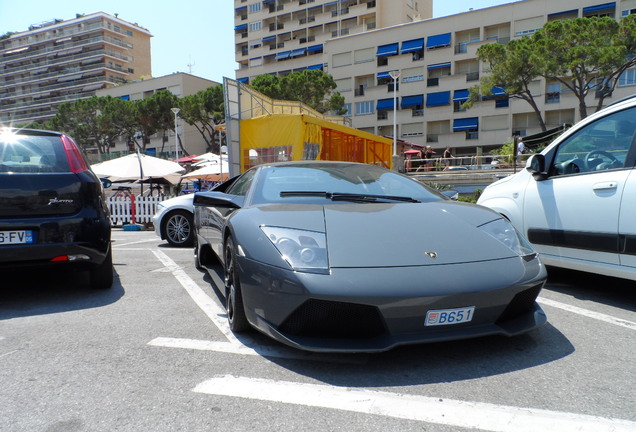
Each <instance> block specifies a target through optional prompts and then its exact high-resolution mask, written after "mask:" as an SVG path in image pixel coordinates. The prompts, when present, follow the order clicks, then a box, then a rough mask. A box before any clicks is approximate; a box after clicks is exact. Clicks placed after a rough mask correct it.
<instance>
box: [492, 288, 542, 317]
mask: <svg viewBox="0 0 636 432" xmlns="http://www.w3.org/2000/svg"><path fill="white" fill-rule="evenodd" d="M542 287H543V284H539V285H535V286H533V287H532V288H528V289H526V290H523V291H521V292H520V293H518V294H517V295H516V296H514V297H513V299H512V301H511V302H510V304H508V307H506V310H504V311H503V312H502V314H501V316H500V317H499V318H498V319H497V323H503V322H506V321H508V320H511V319H513V318H516V317H517V316H519V315H522V314H524V313H526V312H528V311H529V310H531V309H532V306H533V305H534V302H535V300H536V299H537V296H538V295H539V292H540V291H541V288H542Z"/></svg>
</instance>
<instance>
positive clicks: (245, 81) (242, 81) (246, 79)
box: [236, 77, 250, 84]
mask: <svg viewBox="0 0 636 432" xmlns="http://www.w3.org/2000/svg"><path fill="white" fill-rule="evenodd" d="M236 80H237V81H238V82H240V83H243V84H247V82H248V81H249V80H250V79H249V78H248V77H243V78H237V79H236Z"/></svg>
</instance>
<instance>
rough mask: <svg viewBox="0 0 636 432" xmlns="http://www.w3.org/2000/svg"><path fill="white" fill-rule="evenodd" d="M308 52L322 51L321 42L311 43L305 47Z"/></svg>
mask: <svg viewBox="0 0 636 432" xmlns="http://www.w3.org/2000/svg"><path fill="white" fill-rule="evenodd" d="M307 51H308V52H315V51H322V44H320V45H312V46H310V47H308V48H307Z"/></svg>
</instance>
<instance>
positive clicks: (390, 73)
mask: <svg viewBox="0 0 636 432" xmlns="http://www.w3.org/2000/svg"><path fill="white" fill-rule="evenodd" d="M389 75H391V78H393V157H395V156H397V79H398V78H399V77H400V71H396V70H395V71H391V72H389Z"/></svg>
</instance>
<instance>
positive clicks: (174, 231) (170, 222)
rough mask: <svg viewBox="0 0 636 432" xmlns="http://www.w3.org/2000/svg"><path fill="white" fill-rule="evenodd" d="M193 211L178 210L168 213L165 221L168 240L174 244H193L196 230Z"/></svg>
mask: <svg viewBox="0 0 636 432" xmlns="http://www.w3.org/2000/svg"><path fill="white" fill-rule="evenodd" d="M193 225H194V220H193V217H192V213H189V212H187V211H185V210H176V211H174V212H172V213H170V214H168V215H167V217H166V219H165V222H164V223H163V231H164V233H165V235H166V240H168V243H170V244H171V245H172V246H192V240H193V237H194V230H193V229H192V227H193Z"/></svg>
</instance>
